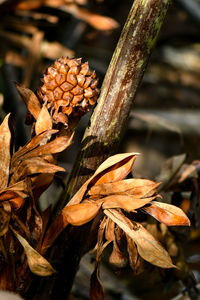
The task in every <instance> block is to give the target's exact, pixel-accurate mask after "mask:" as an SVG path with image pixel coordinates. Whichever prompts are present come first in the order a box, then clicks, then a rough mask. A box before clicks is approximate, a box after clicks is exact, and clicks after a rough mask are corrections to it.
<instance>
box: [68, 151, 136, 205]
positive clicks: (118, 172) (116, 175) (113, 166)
mask: <svg viewBox="0 0 200 300" xmlns="http://www.w3.org/2000/svg"><path fill="white" fill-rule="evenodd" d="M136 155H137V153H122V154H116V155H114V156H111V157H109V158H108V159H106V160H105V161H104V162H103V163H102V164H101V165H100V166H99V167H98V169H97V170H96V172H95V173H94V175H93V176H92V177H91V178H89V179H88V180H87V181H86V182H85V183H84V184H83V185H82V187H81V188H80V189H79V190H78V192H77V193H76V194H75V195H74V196H73V198H72V199H71V200H70V201H69V203H68V204H67V205H72V204H77V203H80V202H81V201H82V199H83V196H84V194H85V193H86V191H87V188H88V186H89V185H92V184H100V183H102V182H109V181H118V180H121V179H123V178H124V177H126V176H127V175H128V174H129V172H130V171H131V169H132V166H133V163H134V161H135V158H136ZM106 171H107V172H106ZM108 172H109V175H108V174H107V173H108Z"/></svg>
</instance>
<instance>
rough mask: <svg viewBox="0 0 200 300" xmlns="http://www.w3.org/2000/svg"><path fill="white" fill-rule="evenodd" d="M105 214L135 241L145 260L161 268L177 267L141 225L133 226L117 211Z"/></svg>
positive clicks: (135, 224)
mask: <svg viewBox="0 0 200 300" xmlns="http://www.w3.org/2000/svg"><path fill="white" fill-rule="evenodd" d="M104 213H105V214H106V215H107V216H108V217H109V218H111V220H113V221H114V222H115V223H116V224H117V225H118V226H119V227H120V228H121V229H122V230H123V231H124V232H125V233H126V234H128V235H129V236H130V238H132V239H133V241H134V242H135V244H136V245H137V250H138V252H139V254H140V256H141V257H142V258H143V259H144V260H146V261H148V262H150V263H151V264H153V265H155V266H158V267H161V268H173V267H175V266H174V265H173V263H172V261H171V258H170V256H169V254H168V252H167V251H166V250H165V249H164V248H163V247H162V246H161V244H160V243H159V242H158V241H157V240H156V239H155V238H154V237H153V236H152V235H151V234H150V233H149V232H148V231H147V230H146V229H145V228H144V227H143V226H142V225H141V224H140V223H137V222H134V225H133V224H131V223H130V220H129V219H127V218H126V217H125V216H124V215H123V214H122V213H120V212H118V211H116V210H104Z"/></svg>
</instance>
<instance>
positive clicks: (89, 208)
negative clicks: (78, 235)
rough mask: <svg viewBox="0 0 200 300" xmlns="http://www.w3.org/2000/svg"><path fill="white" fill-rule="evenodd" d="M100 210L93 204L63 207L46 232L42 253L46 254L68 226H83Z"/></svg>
mask: <svg viewBox="0 0 200 300" xmlns="http://www.w3.org/2000/svg"><path fill="white" fill-rule="evenodd" d="M100 208H101V204H100V203H95V202H84V203H81V204H75V205H71V206H65V207H64V208H63V210H62V211H61V213H60V214H59V215H58V216H57V217H56V218H55V220H54V221H53V223H52V224H51V225H50V227H49V228H48V230H47V233H46V235H45V237H44V241H43V244H42V250H41V251H42V253H45V252H46V250H47V249H48V248H49V247H50V246H51V245H52V244H53V242H54V241H55V239H56V238H57V237H58V235H59V234H60V233H61V232H62V231H63V230H64V228H65V227H66V226H67V225H68V224H71V225H74V226H80V225H83V224H85V223H87V222H89V221H91V220H92V219H93V218H94V217H95V216H96V215H97V214H98V212H99V210H100Z"/></svg>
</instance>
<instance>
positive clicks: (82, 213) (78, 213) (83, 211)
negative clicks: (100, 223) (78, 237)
mask: <svg viewBox="0 0 200 300" xmlns="http://www.w3.org/2000/svg"><path fill="white" fill-rule="evenodd" d="M100 208H101V203H96V202H84V203H80V204H75V205H71V206H66V207H65V208H64V209H63V210H62V216H64V218H65V219H66V220H67V222H68V223H70V224H72V225H75V226H79V225H83V224H85V223H87V222H89V221H91V220H92V219H93V218H94V217H95V216H96V215H97V214H98V212H99V210H100Z"/></svg>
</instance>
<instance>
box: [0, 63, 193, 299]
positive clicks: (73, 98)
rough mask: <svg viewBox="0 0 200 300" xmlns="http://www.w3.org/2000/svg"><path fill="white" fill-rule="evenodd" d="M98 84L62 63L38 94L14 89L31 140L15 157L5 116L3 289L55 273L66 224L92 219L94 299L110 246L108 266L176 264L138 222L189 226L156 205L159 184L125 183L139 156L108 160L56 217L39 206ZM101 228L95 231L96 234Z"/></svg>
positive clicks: (180, 215) (84, 67)
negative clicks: (145, 218) (54, 252)
mask: <svg viewBox="0 0 200 300" xmlns="http://www.w3.org/2000/svg"><path fill="white" fill-rule="evenodd" d="M97 83H98V80H97V79H96V75H95V72H91V71H90V69H89V67H88V64H87V63H83V64H82V63H81V60H80V59H69V58H61V59H58V60H57V61H56V62H55V63H54V64H53V66H51V67H49V68H48V70H47V74H46V75H44V79H43V84H42V86H41V87H40V88H39V90H38V96H36V95H35V94H34V93H33V92H32V91H31V90H29V89H28V88H25V87H22V86H20V85H18V84H17V85H16V87H17V90H18V92H19V94H20V96H21V97H22V99H23V101H24V102H25V104H26V106H27V109H28V116H29V118H27V119H29V123H32V137H31V140H30V141H29V142H28V143H27V144H26V145H25V146H23V147H21V148H20V149H19V150H18V151H17V152H15V153H13V147H12V145H13V141H12V133H11V129H10V122H9V118H10V115H7V116H6V117H5V119H4V121H3V122H2V124H1V126H0V145H1V147H0V166H1V168H0V187H1V190H0V215H1V222H0V261H1V263H0V288H1V289H6V290H11V291H18V292H21V293H22V294H23V292H24V291H25V290H26V289H27V287H28V285H29V283H30V279H31V275H30V272H29V269H30V271H31V272H32V273H34V274H36V275H39V276H50V275H52V274H53V273H54V272H56V271H55V270H54V268H53V266H51V264H50V263H49V262H48V261H47V260H46V259H45V258H44V255H45V253H46V251H47V249H49V247H51V246H52V245H53V243H54V241H55V240H56V238H57V237H58V236H59V234H60V233H61V232H62V231H63V230H64V229H65V228H66V227H67V226H68V225H72V226H81V225H83V224H86V223H88V222H90V221H92V222H93V223H92V226H91V229H90V232H89V239H90V238H92V239H96V246H95V248H94V250H96V251H97V255H96V265H95V270H94V273H93V274H92V276H91V299H97V298H98V299H103V289H102V287H101V284H100V281H99V263H100V260H101V257H102V252H103V250H104V249H105V248H106V246H107V245H108V244H112V249H113V250H112V253H111V255H110V258H109V260H110V263H112V264H114V265H115V266H117V267H123V266H124V265H125V264H126V263H127V256H128V258H129V263H130V266H131V268H132V269H133V271H134V273H137V271H138V269H139V267H140V261H141V259H144V260H146V261H148V262H149V263H151V264H153V265H156V266H159V267H162V268H173V267H176V266H175V265H174V264H173V262H172V260H171V258H170V256H169V254H168V252H167V251H166V250H165V249H164V247H163V246H162V245H161V244H160V243H159V242H158V240H157V239H156V238H155V237H154V236H153V235H152V234H151V233H150V232H149V231H148V230H147V229H148V228H145V227H144V226H143V224H142V223H141V222H138V221H137V215H138V214H139V213H145V214H149V215H151V216H153V217H154V218H155V219H156V220H158V221H159V222H161V223H163V224H165V225H167V226H177V225H183V226H188V225H190V221H189V219H188V217H187V216H186V215H185V213H184V212H183V211H182V210H181V209H180V208H178V207H176V206H174V205H171V204H167V203H164V202H162V201H161V200H160V201H156V198H160V196H159V194H158V193H157V188H158V186H159V183H156V182H154V181H151V180H148V179H137V178H129V179H126V176H127V175H128V174H129V173H130V171H131V170H132V167H133V164H134V161H135V159H136V157H137V155H138V154H137V153H123V154H116V155H114V156H111V157H109V158H108V159H107V160H105V161H104V162H103V163H102V164H101V165H100V166H99V167H98V169H97V170H96V172H95V173H94V174H93V176H91V177H90V178H89V179H88V180H87V181H86V182H85V183H84V184H83V185H82V187H81V188H80V189H79V190H78V191H77V192H76V194H75V195H74V196H73V197H72V198H71V199H70V201H69V202H68V203H67V205H66V206H65V207H64V208H63V209H62V210H61V212H60V213H59V214H58V215H57V217H56V218H55V219H54V220H53V221H52V222H51V223H50V222H49V220H50V216H51V210H50V209H49V208H48V209H47V210H45V211H44V212H40V211H39V209H38V199H39V197H40V195H41V194H42V193H43V192H44V191H45V190H46V189H47V187H48V186H49V185H50V184H51V183H52V181H53V177H54V174H55V173H56V172H63V171H64V169H63V168H62V167H59V166H57V154H58V153H60V152H61V151H63V150H65V149H66V148H67V147H69V146H70V145H71V143H72V140H73V133H74V130H75V127H76V125H77V123H78V121H79V119H80V117H81V116H82V115H83V114H84V113H86V112H87V111H88V110H89V108H90V106H92V105H93V104H94V103H95V102H96V99H97V95H98V89H97ZM96 228H97V229H98V234H97V235H96V236H94V235H95V234H96V233H95V232H96V231H95V229H96Z"/></svg>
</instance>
